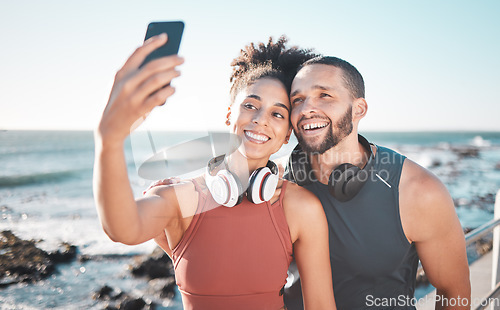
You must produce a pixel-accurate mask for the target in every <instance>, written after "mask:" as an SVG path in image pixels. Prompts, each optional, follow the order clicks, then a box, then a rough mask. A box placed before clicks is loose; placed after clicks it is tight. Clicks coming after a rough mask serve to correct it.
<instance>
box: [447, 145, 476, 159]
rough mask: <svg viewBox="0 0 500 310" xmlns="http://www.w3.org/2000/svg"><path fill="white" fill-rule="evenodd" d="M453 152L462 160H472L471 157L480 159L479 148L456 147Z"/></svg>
mask: <svg viewBox="0 0 500 310" xmlns="http://www.w3.org/2000/svg"><path fill="white" fill-rule="evenodd" d="M452 150H453V152H455V153H456V154H457V155H458V157H459V158H460V159H463V158H470V157H479V148H477V147H473V146H462V147H454V148H452Z"/></svg>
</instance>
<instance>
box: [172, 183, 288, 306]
mask: <svg viewBox="0 0 500 310" xmlns="http://www.w3.org/2000/svg"><path fill="white" fill-rule="evenodd" d="M193 183H194V186H195V189H196V191H197V192H198V195H199V199H198V209H197V211H196V214H195V215H194V217H193V219H192V221H191V224H190V225H189V227H188V229H187V230H186V232H185V233H184V236H183V237H182V239H181V241H180V242H179V244H178V245H177V246H176V247H175V248H174V249H173V251H172V259H173V262H174V268H175V278H176V282H177V285H178V287H179V291H180V292H181V294H182V302H183V305H184V309H185V310H191V309H195V310H198V309H203V310H212V309H214V310H215V309H217V310H225V309H231V310H234V309H238V310H246V309H248V310H265V309H270V310H278V309H281V308H282V307H283V306H284V303H283V296H282V288H283V286H284V285H285V283H286V277H287V270H288V266H289V265H290V262H291V260H292V241H291V237H290V231H289V230H288V224H287V222H286V218H285V213H284V210H283V197H284V193H285V189H286V185H287V181H284V182H283V187H282V188H281V193H280V196H279V200H278V201H276V202H275V203H273V204H270V203H269V202H265V203H261V204H253V203H251V202H249V201H248V200H247V198H246V197H244V198H243V202H242V203H240V204H239V205H237V206H235V207H233V208H227V207H224V206H218V204H217V203H216V202H215V201H214V200H213V198H212V196H211V195H210V194H206V193H205V192H203V191H202V188H201V187H200V185H199V184H198V183H197V182H196V180H193Z"/></svg>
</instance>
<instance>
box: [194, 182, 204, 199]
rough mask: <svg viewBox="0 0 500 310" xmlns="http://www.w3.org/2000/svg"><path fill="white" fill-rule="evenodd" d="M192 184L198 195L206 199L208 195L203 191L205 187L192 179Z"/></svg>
mask: <svg viewBox="0 0 500 310" xmlns="http://www.w3.org/2000/svg"><path fill="white" fill-rule="evenodd" d="M191 182H192V183H193V185H194V189H195V191H196V192H197V193H198V195H200V197H203V199H206V198H207V194H205V192H204V191H203V187H202V186H201V185H200V183H198V181H196V179H191Z"/></svg>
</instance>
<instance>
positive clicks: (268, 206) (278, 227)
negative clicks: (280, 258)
mask: <svg viewBox="0 0 500 310" xmlns="http://www.w3.org/2000/svg"><path fill="white" fill-rule="evenodd" d="M287 183H288V181H286V180H283V185H281V192H280V196H279V199H278V201H277V203H278V205H277V206H275V207H276V208H278V209H279V210H278V212H282V213H283V214H282V215H283V216H282V218H283V219H284V220H285V222H286V218H285V216H284V209H283V197H285V190H286V185H287ZM275 203H276V202H275ZM266 204H267V210H268V211H269V215H270V216H271V221H272V222H273V225H274V229H275V230H276V232H277V233H278V236H279V238H280V242H281V245H282V247H283V250H284V251H285V257H288V253H287V246H286V242H285V238H284V236H283V234H282V232H281V230H280V226H279V225H278V222H277V220H276V217H275V215H274V212H273V210H272V209H274V208H273V206H272V205H271V203H270V202H269V201H267V202H266ZM287 226H288V225H287Z"/></svg>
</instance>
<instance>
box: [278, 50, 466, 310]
mask: <svg viewBox="0 0 500 310" xmlns="http://www.w3.org/2000/svg"><path fill="white" fill-rule="evenodd" d="M364 97H365V94H364V82H363V78H362V76H361V74H360V73H359V72H358V70H357V69H356V68H355V67H353V66H352V65H351V64H349V63H348V62H346V61H344V60H341V59H339V58H336V57H318V58H314V59H311V60H309V61H307V62H306V63H304V64H303V66H302V67H301V69H300V70H299V71H298V73H297V75H296V77H295V79H294V80H293V84H292V89H291V94H290V100H291V103H292V114H291V122H292V126H293V129H294V132H295V135H296V136H297V138H298V141H299V146H298V147H297V148H296V149H295V150H294V152H293V153H292V156H291V158H290V161H289V164H288V166H287V168H288V172H287V175H286V177H288V178H289V179H292V180H295V181H296V182H297V183H299V184H300V185H303V186H304V187H306V188H307V189H309V190H310V191H312V192H313V193H314V194H316V195H317V196H318V198H319V199H320V200H321V202H322V204H323V208H324V210H325V213H326V216H327V219H328V224H329V230H330V260H331V265H332V278H333V285H334V293H335V299H336V303H337V307H338V309H382V308H383V309H415V307H414V305H415V300H412V298H413V296H414V290H415V276H416V269H417V265H418V259H420V261H421V262H422V266H423V267H424V270H425V272H426V275H427V277H428V279H429V281H430V282H431V284H432V285H433V286H434V287H436V289H437V298H436V309H455V310H456V309H470V281H469V269H468V264H467V256H466V252H465V240H464V235H463V232H462V228H461V226H460V222H459V221H458V218H457V215H456V212H455V208H454V204H453V200H452V199H451V197H450V195H449V193H448V191H447V189H446V188H445V186H444V185H443V184H442V183H441V182H440V181H439V180H438V179H437V178H436V177H435V176H434V175H432V174H431V173H430V172H429V171H427V170H426V169H424V168H422V167H421V166H419V165H417V164H416V163H415V162H413V161H411V160H409V159H406V158H405V157H404V156H402V155H400V154H397V153H396V152H394V151H392V150H389V149H387V148H383V147H380V146H375V145H371V144H370V145H368V144H367V142H366V140H364V138H363V137H361V136H359V137H358V124H359V121H360V120H361V119H362V118H363V117H364V116H365V115H366V112H367V109H368V105H367V102H366V100H365V99H364ZM371 154H373V155H371ZM343 163H350V164H351V165H342V164H343ZM339 165H341V167H339V168H337V167H338V166H339ZM336 168H337V169H336ZM333 171H335V172H334V173H333V174H332V172H333ZM329 183H330V185H329ZM339 184H340V185H339ZM330 192H332V193H333V195H332V194H330ZM295 285H297V283H295V284H294V285H293V286H292V287H291V288H290V289H289V290H288V294H285V296H286V298H285V301H286V304H287V307H288V309H294V308H295V307H296V305H297V304H300V298H294V296H293V293H290V292H293V291H294V289H295V292H297V291H299V292H300V290H297V289H296V288H295V287H294V286H295ZM291 295H292V296H291ZM299 295H300V294H299Z"/></svg>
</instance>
